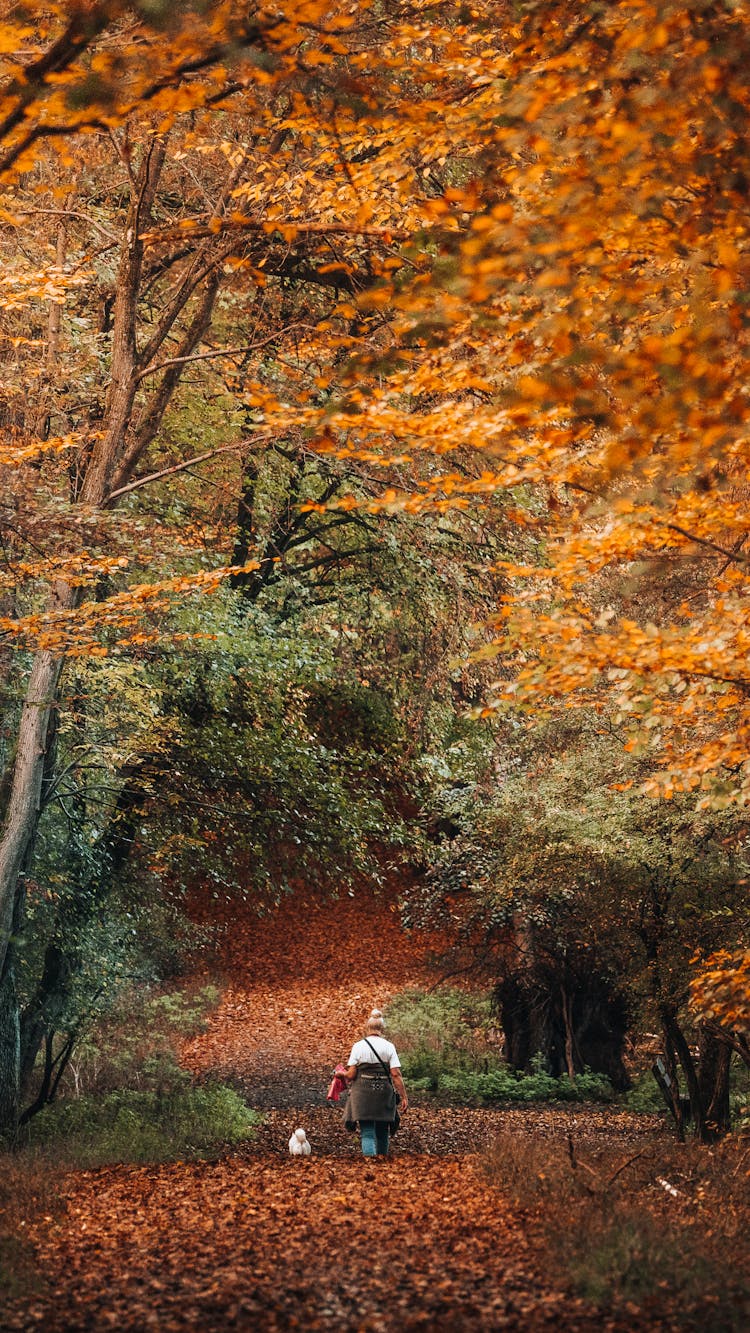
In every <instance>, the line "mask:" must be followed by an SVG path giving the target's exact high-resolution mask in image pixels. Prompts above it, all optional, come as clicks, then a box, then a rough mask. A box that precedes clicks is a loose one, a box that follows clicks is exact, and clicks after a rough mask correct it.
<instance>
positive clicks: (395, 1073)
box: [391, 1069, 409, 1111]
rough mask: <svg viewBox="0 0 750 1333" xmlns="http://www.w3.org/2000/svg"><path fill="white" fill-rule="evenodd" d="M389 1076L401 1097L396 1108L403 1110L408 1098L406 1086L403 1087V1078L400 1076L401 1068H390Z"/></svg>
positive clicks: (407, 1103)
mask: <svg viewBox="0 0 750 1333" xmlns="http://www.w3.org/2000/svg"><path fill="white" fill-rule="evenodd" d="M391 1078H392V1079H393V1086H394V1088H395V1089H396V1092H397V1093H398V1094H399V1096H400V1098H401V1104H400V1106H399V1108H398V1109H399V1111H405V1110H406V1109H407V1107H408V1105H409V1098H408V1097H407V1095H406V1088H405V1087H404V1080H403V1078H402V1077H401V1070H400V1069H392V1070H391Z"/></svg>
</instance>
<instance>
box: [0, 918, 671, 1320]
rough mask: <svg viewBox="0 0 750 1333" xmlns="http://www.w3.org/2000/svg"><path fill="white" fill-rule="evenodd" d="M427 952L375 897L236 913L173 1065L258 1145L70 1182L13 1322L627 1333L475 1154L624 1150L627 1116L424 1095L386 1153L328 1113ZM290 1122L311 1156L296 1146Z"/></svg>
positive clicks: (419, 973)
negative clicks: (219, 1087) (567, 1272)
mask: <svg viewBox="0 0 750 1333" xmlns="http://www.w3.org/2000/svg"><path fill="white" fill-rule="evenodd" d="M428 953H429V941H425V940H421V941H414V940H410V939H407V938H406V937H405V936H404V935H403V934H402V932H401V930H400V928H399V923H398V916H397V914H396V911H395V904H394V903H393V901H392V900H391V898H389V896H388V895H384V896H383V897H380V898H372V900H367V901H365V900H363V899H361V898H360V899H357V900H356V901H355V900H352V899H350V898H344V899H342V900H341V901H340V902H338V903H330V902H328V903H320V902H316V901H315V900H314V899H313V898H311V899H310V900H309V901H308V902H307V903H304V904H303V903H300V902H299V901H296V902H294V903H292V902H286V903H285V904H284V905H282V906H281V907H280V908H279V909H278V910H276V911H274V912H273V913H271V914H270V915H269V916H266V917H264V918H260V919H258V918H255V917H253V916H252V914H251V913H249V912H246V913H241V914H239V915H238V916H237V918H236V920H235V921H234V923H233V925H232V927H231V930H229V931H228V932H227V934H226V937H225V939H224V942H223V945H222V948H221V956H220V959H219V962H220V965H221V968H222V970H223V972H224V976H225V978H226V982H227V984H226V989H225V991H224V995H223V999H222V1002H221V1005H220V1006H219V1008H218V1010H217V1011H216V1013H215V1015H214V1016H213V1018H212V1020H211V1023H210V1026H209V1029H208V1031H207V1032H206V1033H205V1034H204V1035H202V1036H200V1037H199V1038H197V1039H194V1040H193V1041H191V1042H190V1043H189V1044H188V1045H187V1047H186V1048H185V1052H184V1059H185V1062H186V1063H187V1064H188V1065H189V1066H190V1067H191V1068H193V1069H194V1070H195V1071H196V1072H197V1073H204V1072H207V1071H209V1070H210V1071H212V1072H218V1073H219V1074H221V1075H223V1076H225V1077H227V1078H228V1079H231V1080H232V1081H233V1082H234V1083H235V1084H239V1085H240V1086H242V1088H243V1090H244V1092H245V1094H246V1097H247V1100H248V1101H249V1103H250V1104H251V1105H254V1106H257V1107H258V1108H259V1109H262V1110H263V1111H264V1112H265V1115H266V1119H265V1123H264V1125H263V1127H262V1129H261V1130H260V1132H259V1134H258V1136H257V1138H256V1140H255V1141H254V1142H253V1143H252V1144H251V1145H248V1146H245V1147H243V1148H242V1149H241V1150H240V1151H234V1152H232V1153H230V1154H228V1155H227V1156H225V1157H223V1158H222V1159H221V1160H219V1161H216V1162H200V1163H192V1164H182V1163H177V1164H172V1165H168V1166H159V1167H108V1168H101V1169H99V1170H96V1171H85V1172H76V1173H73V1174H71V1175H70V1176H68V1177H67V1178H66V1180H67V1183H66V1192H65V1210H66V1211H65V1215H64V1216H63V1217H62V1218H60V1219H57V1220H56V1221H53V1220H51V1221H50V1222H49V1223H48V1224H47V1229H45V1230H42V1231H41V1232H40V1234H39V1236H38V1246H39V1253H40V1260H41V1263H42V1265H43V1268H44V1271H45V1273H46V1275H47V1278H48V1288H47V1291H46V1293H45V1295H44V1297H43V1298H39V1299H38V1300H37V1301H36V1302H35V1303H34V1304H33V1306H32V1307H31V1308H28V1307H27V1309H26V1310H25V1312H24V1313H23V1315H22V1316H19V1322H17V1323H14V1324H12V1325H9V1327H11V1326H12V1327H16V1328H18V1327H24V1328H37V1327H43V1328H44V1329H45V1333H46V1331H47V1330H49V1333H53V1331H54V1330H63V1329H65V1330H70V1329H91V1330H93V1329H97V1330H99V1329H106V1328H115V1329H150V1328H154V1329H159V1330H173V1329H174V1330H178V1329H180V1330H181V1329H200V1330H214V1329H244V1330H251V1329H252V1330H266V1329H268V1330H275V1329H279V1330H281V1329H294V1328H299V1329H331V1330H362V1331H365V1330H367V1331H368V1333H376V1330H391V1329H394V1330H395V1329H399V1330H401V1329H430V1330H432V1329H435V1330H443V1329H445V1330H447V1329H455V1328H459V1329H468V1330H480V1329H481V1330H487V1329H501V1328H511V1329H523V1330H536V1329H553V1328H554V1329H564V1330H573V1329H576V1330H588V1329H591V1330H593V1329H602V1328H612V1329H615V1328H617V1329H619V1328H622V1329H624V1328H626V1327H627V1328H629V1329H633V1328H638V1327H639V1326H640V1325H639V1323H638V1319H637V1316H636V1317H635V1318H634V1317H633V1315H632V1314H631V1315H628V1316H627V1317H624V1318H623V1322H622V1323H620V1322H618V1321H615V1320H613V1321H602V1318H601V1315H598V1314H597V1313H596V1312H595V1311H594V1310H592V1309H591V1308H589V1307H587V1306H586V1305H585V1304H583V1303H582V1302H579V1301H576V1300H575V1299H573V1298H571V1297H570V1295H568V1294H566V1293H565V1291H564V1289H563V1283H562V1279H561V1278H560V1277H559V1275H558V1274H556V1272H555V1271H553V1268H552V1266H551V1265H550V1264H549V1263H547V1262H545V1254H544V1249H543V1245H542V1243H541V1241H540V1240H539V1238H538V1236H537V1237H536V1238H535V1232H534V1227H533V1225H530V1224H529V1219H528V1217H525V1216H524V1215H523V1213H521V1212H519V1211H518V1210H516V1209H514V1208H513V1207H512V1206H510V1204H509V1203H508V1202H507V1200H505V1199H504V1198H503V1196H502V1194H501V1193H500V1192H499V1191H498V1190H497V1189H495V1188H493V1187H492V1186H491V1185H490V1184H488V1183H487V1182H486V1180H485V1179H483V1177H482V1174H481V1170H480V1169H479V1166H478V1161H479V1158H478V1156H477V1154H481V1149H482V1147H483V1145H484V1144H486V1143H487V1142H488V1140H490V1139H491V1138H492V1136H493V1133H495V1132H496V1131H497V1130H498V1129H499V1128H504V1129H506V1130H507V1129H508V1128H512V1129H513V1130H514V1131H515V1132H517V1133H518V1134H519V1135H525V1136H535V1137H537V1138H543V1137H549V1136H556V1135H561V1136H562V1135H564V1133H565V1132H567V1130H568V1128H570V1127H571V1126H572V1128H573V1130H574V1132H575V1133H576V1135H577V1136H578V1137H579V1139H581V1140H582V1141H585V1140H586V1139H588V1140H589V1141H591V1140H592V1138H593V1139H596V1138H597V1136H599V1137H601V1136H606V1137H607V1138H608V1139H609V1141H610V1142H611V1140H612V1138H613V1136H614V1137H617V1136H618V1135H620V1136H622V1139H623V1143H624V1145H626V1143H627V1142H630V1143H632V1140H633V1136H634V1133H635V1134H637V1133H638V1132H639V1130H638V1129H637V1127H635V1126H634V1121H633V1118H632V1117H629V1116H625V1115H618V1114H617V1113H614V1112H608V1111H602V1112H592V1111H590V1110H586V1111H585V1112H582V1111H581V1112H578V1114H576V1113H575V1112H570V1111H561V1110H555V1109H544V1110H528V1111H527V1110H508V1111H486V1110H471V1109H466V1108H455V1109H453V1108H445V1107H443V1108H427V1107H425V1106H422V1107H419V1106H417V1107H414V1108H413V1109H410V1111H409V1112H408V1113H407V1116H406V1117H405V1123H404V1126H403V1130H402V1132H401V1133H400V1134H399V1135H398V1137H397V1139H396V1141H395V1144H394V1149H393V1156H392V1157H390V1158H389V1159H388V1160H386V1161H382V1160H381V1161H376V1162H365V1161H364V1160H363V1159H362V1157H361V1156H360V1154H359V1148H358V1141H357V1139H356V1137H354V1136H350V1135H347V1134H346V1133H345V1132H344V1130H343V1127H342V1125H341V1121H340V1115H339V1114H338V1113H337V1112H336V1111H335V1110H332V1109H331V1108H329V1107H328V1106H326V1104H325V1085H326V1080H327V1076H328V1074H329V1071H330V1069H331V1067H332V1065H333V1064H334V1063H336V1061H337V1060H339V1059H341V1058H342V1057H345V1056H346V1055H347V1054H348V1051H349V1047H350V1044H351V1041H352V1039H353V1038H354V1037H356V1036H357V1035H359V1030H360V1028H361V1024H362V1021H363V1018H364V1017H365V1016H366V1014H367V1013H368V1012H369V1010H370V1008H371V1007H372V1005H373V1004H375V1003H377V1004H379V1005H381V1006H383V1005H385V1003H386V1002H387V1000H388V998H389V995H391V994H392V993H393V992H394V991H396V990H400V989H402V988H403V987H404V986H408V985H416V984H419V983H424V982H425V981H428V980H430V979H431V974H430V969H429V961H428ZM298 1124H299V1125H303V1126H304V1127H305V1129H306V1130H307V1132H308V1137H309V1138H310V1139H311V1142H312V1144H313V1155H312V1157H311V1158H309V1159H290V1157H289V1155H288V1151H287V1140H288V1138H289V1135H290V1133H291V1131H292V1130H293V1129H294V1128H295V1127H296V1126H297V1125H298ZM640 1132H641V1133H653V1128H652V1127H648V1122H644V1126H643V1128H641V1130H640ZM651 1327H653V1325H651Z"/></svg>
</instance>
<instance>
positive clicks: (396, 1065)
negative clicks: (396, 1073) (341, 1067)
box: [349, 1037, 401, 1069]
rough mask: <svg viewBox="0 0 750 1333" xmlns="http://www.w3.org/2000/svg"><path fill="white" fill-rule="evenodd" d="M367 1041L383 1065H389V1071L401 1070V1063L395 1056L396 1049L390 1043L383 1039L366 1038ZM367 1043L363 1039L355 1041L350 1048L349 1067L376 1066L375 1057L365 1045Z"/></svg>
mask: <svg viewBox="0 0 750 1333" xmlns="http://www.w3.org/2000/svg"><path fill="white" fill-rule="evenodd" d="M367 1041H369V1042H371V1043H372V1045H373V1047H374V1048H375V1050H376V1051H377V1053H378V1055H379V1056H380V1058H381V1060H382V1061H383V1064H384V1065H389V1066H390V1068H391V1069H400V1068H401V1061H400V1060H399V1058H398V1055H397V1054H396V1047H395V1046H394V1045H393V1042H392V1041H386V1039H385V1037H368V1038H367ZM367 1041H365V1040H364V1038H363V1039H362V1041H355V1043H354V1045H353V1046H352V1053H351V1055H350V1056H349V1064H350V1065H374V1064H377V1061H376V1059H375V1056H374V1055H373V1053H372V1051H371V1050H370V1047H369V1046H368V1045H367Z"/></svg>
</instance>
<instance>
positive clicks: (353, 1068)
mask: <svg viewBox="0 0 750 1333" xmlns="http://www.w3.org/2000/svg"><path fill="white" fill-rule="evenodd" d="M384 1028H385V1020H384V1018H383V1015H382V1014H381V1012H380V1010H379V1009H373V1011H372V1013H371V1014H370V1017H369V1018H368V1020H367V1024H366V1026H365V1035H364V1037H363V1038H362V1040H361V1041H355V1043H354V1045H353V1046H352V1053H351V1055H350V1056H349V1062H348V1068H347V1071H346V1077H347V1079H348V1080H349V1097H348V1100H347V1106H346V1113H345V1124H346V1126H347V1129H354V1127H355V1125H356V1124H359V1132H360V1136H361V1140H362V1152H363V1154H364V1156H365V1157H384V1156H385V1155H386V1153H387V1152H388V1141H389V1138H390V1133H391V1126H392V1124H393V1122H394V1120H395V1116H396V1106H397V1100H396V1093H398V1095H399V1098H400V1105H399V1111H400V1112H401V1113H403V1112H404V1111H405V1110H406V1108H407V1107H408V1105H409V1099H408V1098H407V1096H406V1088H405V1087H404V1080H403V1078H402V1077H401V1061H400V1060H399V1058H398V1054H397V1052H396V1047H395V1046H394V1045H393V1042H391V1041H387V1040H386V1038H385V1037H384V1036H383V1030H384Z"/></svg>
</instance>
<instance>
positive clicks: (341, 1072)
mask: <svg viewBox="0 0 750 1333" xmlns="http://www.w3.org/2000/svg"><path fill="white" fill-rule="evenodd" d="M346 1087H347V1083H346V1065H336V1068H335V1069H334V1071H333V1078H332V1079H331V1082H330V1083H329V1085H328V1092H327V1093H326V1101H327V1102H328V1105H329V1106H333V1105H334V1104H335V1103H336V1102H337V1101H340V1099H341V1094H342V1092H346Z"/></svg>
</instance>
